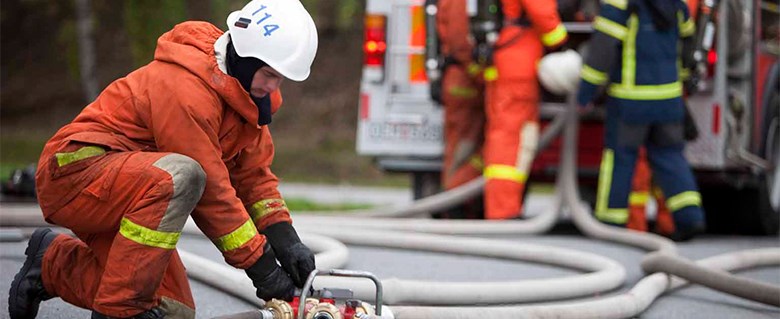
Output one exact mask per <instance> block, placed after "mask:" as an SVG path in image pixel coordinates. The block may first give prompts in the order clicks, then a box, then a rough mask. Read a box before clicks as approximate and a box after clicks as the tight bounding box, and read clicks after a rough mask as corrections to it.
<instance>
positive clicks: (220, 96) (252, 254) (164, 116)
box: [42, 22, 291, 268]
mask: <svg viewBox="0 0 780 319" xmlns="http://www.w3.org/2000/svg"><path fill="white" fill-rule="evenodd" d="M222 34H223V31H221V30H219V29H218V28H216V27H215V26H213V25H211V24H209V23H206V22H185V23H182V24H179V25H177V26H176V27H174V28H173V29H172V30H171V31H169V32H167V33H165V34H163V35H162V36H161V37H160V38H159V40H158V42H157V50H156V51H155V54H154V61H152V62H151V63H149V64H148V65H146V66H144V67H141V68H139V69H138V70H136V71H134V72H132V73H130V74H129V75H127V76H126V77H124V78H121V79H119V80H116V81H114V82H113V83H111V84H110V85H109V86H108V87H107V88H106V89H105V90H104V91H103V92H102V93H101V94H100V96H98V98H97V99H96V100H95V101H94V102H93V103H91V104H89V105H88V106H87V107H86V108H85V109H84V110H83V111H82V112H81V114H79V115H78V116H77V117H76V119H75V120H73V122H72V123H70V124H68V125H66V126H65V127H63V128H62V129H60V130H59V131H58V132H57V133H56V134H55V136H54V137H52V139H51V140H50V141H49V142H48V143H47V144H46V147H45V148H44V153H43V155H42V163H43V161H45V160H46V159H47V158H50V157H51V156H52V155H53V154H54V153H56V152H57V150H58V149H61V148H62V147H64V146H65V145H66V144H67V143H68V142H69V141H78V142H85V143H89V144H98V145H102V146H105V147H106V148H108V149H111V150H112V151H121V152H127V151H145V152H174V153H179V154H183V155H186V156H189V157H191V158H193V159H194V160H196V161H197V162H198V163H200V165H201V166H202V167H203V170H204V171H205V172H206V176H207V180H206V188H205V191H204V193H203V196H202V198H201V200H200V202H199V203H198V205H197V207H195V210H194V211H193V213H192V217H193V219H194V220H195V222H196V223H197V224H198V226H199V227H200V229H201V230H202V231H203V232H204V233H205V234H206V235H207V236H208V237H209V238H211V239H212V240H216V239H218V238H220V237H222V236H225V235H228V234H231V233H233V232H234V231H236V230H237V229H241V230H243V231H244V233H243V235H244V236H243V237H244V238H245V240H242V241H241V243H242V244H241V246H240V247H237V248H235V247H233V248H232V249H229V250H223V254H224V257H225V259H226V261H227V262H228V263H230V264H231V265H233V266H236V267H239V268H247V267H249V266H251V265H252V264H254V262H255V261H256V260H257V258H258V257H260V255H261V254H262V253H263V250H262V247H263V245H264V244H265V237H263V236H262V235H261V234H258V233H257V230H256V229H255V228H254V227H249V228H250V229H247V226H246V224H247V221H248V220H250V214H251V215H252V217H253V218H252V219H253V220H254V224H255V225H256V228H257V229H263V228H265V227H266V226H268V225H270V224H274V223H277V222H291V220H290V215H289V212H288V210H287V207H286V205H284V202H283V201H282V200H281V196H280V194H279V192H278V191H277V184H278V180H277V178H276V176H275V175H274V174H273V173H272V172H271V170H270V165H271V161H272V159H273V154H274V145H273V141H272V140H271V134H270V132H269V130H268V128H267V127H265V126H258V125H257V124H256V123H257V119H258V116H259V115H258V110H257V107H256V106H255V104H254V102H253V101H252V99H251V98H250V96H249V94H248V93H247V92H246V91H244V89H243V88H242V87H241V85H240V84H239V82H238V80H236V79H235V78H233V77H231V76H230V75H228V74H225V73H224V72H222V71H221V70H220V69H219V67H218V63H217V59H216V57H215V49H214V44H215V42H216V41H217V39H218V38H219V37H220V36H221V35H222ZM281 102H282V98H281V93H280V92H279V91H276V92H273V93H272V104H273V106H272V110H273V111H275V110H277V109H278V108H279V106H280V105H281ZM127 191H131V190H127ZM56 195H57V194H49V195H47V196H56ZM60 195H61V196H62V197H63V198H61V199H60V200H59V201H64V202H67V201H68V200H69V199H68V198H67V197H68V196H66V195H67V191H65V190H63V193H62V194H60ZM47 200H48V199H47ZM250 224H251V223H250ZM241 226H244V227H241ZM247 230H248V234H247Z"/></svg>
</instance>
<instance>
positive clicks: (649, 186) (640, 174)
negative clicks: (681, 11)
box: [626, 0, 699, 236]
mask: <svg viewBox="0 0 780 319" xmlns="http://www.w3.org/2000/svg"><path fill="white" fill-rule="evenodd" d="M687 4H688V10H689V12H690V13H691V18H692V19H693V21H696V14H697V13H698V7H699V1H698V0H688V1H687ZM687 49H692V48H687ZM688 67H690V66H688ZM691 71H694V70H689V69H688V68H681V69H680V78H681V80H683V81H689V80H690V76H689V75H690V74H691ZM683 88H684V89H685V90H684V93H685V94H684V95H683V98H684V99H685V98H686V97H687V95H688V94H691V92H690V90H689V89H690V88H692V85H691V84H685V85H684V86H683ZM686 104H687V103H686ZM685 111H686V114H685V116H686V117H685V140H686V141H692V140H695V139H696V137H697V136H698V129H697V128H696V125H695V124H694V123H693V119H692V118H691V116H690V113H689V112H688V108H687V105H686V106H685ZM646 154H647V153H646V150H645V148H644V147H643V148H640V149H639V156H638V157H637V163H636V169H635V170H634V178H633V180H632V182H631V193H630V194H629V197H628V212H629V216H628V222H627V223H626V227H628V228H629V229H633V230H637V231H641V232H645V231H647V229H648V228H647V227H648V225H647V218H646V217H645V212H646V210H647V204H648V202H649V200H650V198H651V196H652V198H654V199H655V202H656V218H655V229H654V232H656V233H658V234H661V235H664V236H671V235H672V234H674V219H673V218H672V216H671V212H670V211H669V208H668V207H667V206H666V201H665V198H664V195H663V191H662V190H661V189H660V188H659V187H658V186H657V185H655V183H653V181H652V175H651V174H650V164H649V163H648V160H647V157H646Z"/></svg>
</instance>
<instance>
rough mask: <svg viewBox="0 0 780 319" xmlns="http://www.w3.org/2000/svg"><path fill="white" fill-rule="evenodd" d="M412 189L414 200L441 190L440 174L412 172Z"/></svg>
mask: <svg viewBox="0 0 780 319" xmlns="http://www.w3.org/2000/svg"><path fill="white" fill-rule="evenodd" d="M412 189H413V191H414V200H418V199H420V198H423V197H428V196H431V195H434V194H436V193H438V192H439V191H441V174H440V173H439V172H413V173H412Z"/></svg>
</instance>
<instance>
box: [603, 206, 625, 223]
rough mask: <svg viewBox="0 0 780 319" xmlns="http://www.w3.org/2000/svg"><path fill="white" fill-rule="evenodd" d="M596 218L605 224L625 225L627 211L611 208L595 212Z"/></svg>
mask: <svg viewBox="0 0 780 319" xmlns="http://www.w3.org/2000/svg"><path fill="white" fill-rule="evenodd" d="M596 218H597V219H598V220H600V221H602V222H606V223H611V224H618V225H625V224H626V223H627V222H628V209H625V208H612V209H607V210H601V211H596Z"/></svg>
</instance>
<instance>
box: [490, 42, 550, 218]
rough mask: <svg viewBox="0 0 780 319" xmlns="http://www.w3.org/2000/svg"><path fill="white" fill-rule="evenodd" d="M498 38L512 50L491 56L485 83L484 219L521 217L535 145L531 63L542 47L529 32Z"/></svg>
mask: <svg viewBox="0 0 780 319" xmlns="http://www.w3.org/2000/svg"><path fill="white" fill-rule="evenodd" d="M501 32H502V33H501V36H500V38H499V43H508V42H511V43H512V44H511V45H510V46H509V47H505V48H502V49H500V50H498V51H496V52H495V54H494V61H495V67H496V70H497V77H496V78H495V79H488V81H487V83H486V98H485V102H486V113H487V127H486V133H485V150H484V156H485V170H484V172H483V175H484V177H485V218H486V219H508V218H514V217H518V216H520V214H521V212H522V200H523V190H524V188H525V182H526V180H527V179H528V174H529V172H530V168H531V164H532V163H533V159H534V156H535V153H536V146H537V142H538V139H539V106H538V102H539V84H538V82H537V79H536V63H537V62H538V61H539V59H540V58H541V56H542V52H543V50H542V45H541V42H540V41H539V38H538V34H537V33H536V32H533V31H532V30H525V29H523V28H517V27H512V28H509V27H508V28H504V30H502V31H501ZM486 72H487V71H486Z"/></svg>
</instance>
